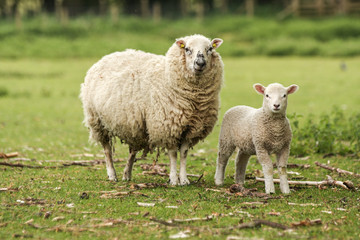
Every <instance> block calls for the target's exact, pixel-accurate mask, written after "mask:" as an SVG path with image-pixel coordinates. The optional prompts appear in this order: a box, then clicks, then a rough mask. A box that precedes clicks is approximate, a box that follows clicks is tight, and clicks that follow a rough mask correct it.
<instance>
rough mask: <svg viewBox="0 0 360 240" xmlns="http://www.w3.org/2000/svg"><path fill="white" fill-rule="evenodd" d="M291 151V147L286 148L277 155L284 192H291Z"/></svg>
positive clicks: (281, 185)
mask: <svg viewBox="0 0 360 240" xmlns="http://www.w3.org/2000/svg"><path fill="white" fill-rule="evenodd" d="M289 151H290V149H289V148H288V147H287V148H284V149H283V150H282V151H281V152H280V153H278V154H277V155H276V156H277V166H278V170H279V178H280V190H281V192H282V193H284V194H289V193H290V188H289V183H288V180H287V172H286V168H287V161H288V158H289Z"/></svg>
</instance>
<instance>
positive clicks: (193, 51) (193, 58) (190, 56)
mask: <svg viewBox="0 0 360 240" xmlns="http://www.w3.org/2000/svg"><path fill="white" fill-rule="evenodd" d="M222 42H223V40H222V39H219V38H215V39H213V40H212V41H210V40H209V39H208V38H206V37H204V36H202V35H193V36H190V37H185V38H180V39H177V40H176V45H177V46H178V47H179V48H180V49H181V51H183V54H184V55H185V61H186V68H187V70H189V71H190V72H193V73H194V74H196V75H200V74H202V73H204V72H206V71H207V70H208V69H209V68H210V63H211V59H212V57H213V53H214V52H215V49H216V48H218V47H219V46H220V45H221V44H222Z"/></svg>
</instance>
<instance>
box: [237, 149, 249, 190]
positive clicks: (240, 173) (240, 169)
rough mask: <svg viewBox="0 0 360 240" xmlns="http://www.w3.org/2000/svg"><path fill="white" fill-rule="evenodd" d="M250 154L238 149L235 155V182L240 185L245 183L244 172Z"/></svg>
mask: <svg viewBox="0 0 360 240" xmlns="http://www.w3.org/2000/svg"><path fill="white" fill-rule="evenodd" d="M249 158H250V155H247V154H242V153H240V151H239V152H238V154H237V156H236V160H235V161H236V162H235V169H236V171H235V183H238V184H240V185H242V186H243V185H244V183H245V173H246V166H247V164H248V162H249Z"/></svg>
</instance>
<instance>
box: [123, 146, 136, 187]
mask: <svg viewBox="0 0 360 240" xmlns="http://www.w3.org/2000/svg"><path fill="white" fill-rule="evenodd" d="M129 153H130V154H129V158H128V160H127V163H126V166H125V169H124V174H123V178H122V180H123V181H130V180H131V173H132V169H133V165H134V162H135V157H136V151H134V150H133V149H131V148H129Z"/></svg>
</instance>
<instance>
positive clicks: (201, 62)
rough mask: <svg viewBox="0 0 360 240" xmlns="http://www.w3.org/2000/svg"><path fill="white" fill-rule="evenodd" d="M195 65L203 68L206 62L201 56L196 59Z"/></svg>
mask: <svg viewBox="0 0 360 240" xmlns="http://www.w3.org/2000/svg"><path fill="white" fill-rule="evenodd" d="M195 63H196V65H198V66H199V67H200V68H203V67H204V66H205V65H206V62H205V60H204V58H203V57H198V58H197V59H196V62H195Z"/></svg>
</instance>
